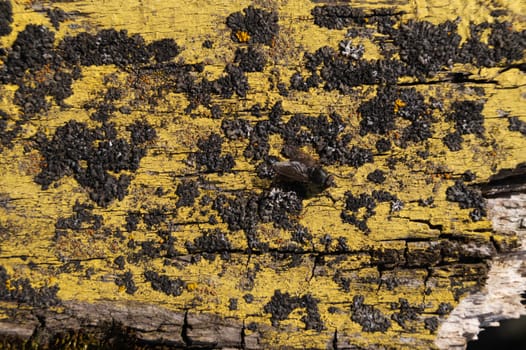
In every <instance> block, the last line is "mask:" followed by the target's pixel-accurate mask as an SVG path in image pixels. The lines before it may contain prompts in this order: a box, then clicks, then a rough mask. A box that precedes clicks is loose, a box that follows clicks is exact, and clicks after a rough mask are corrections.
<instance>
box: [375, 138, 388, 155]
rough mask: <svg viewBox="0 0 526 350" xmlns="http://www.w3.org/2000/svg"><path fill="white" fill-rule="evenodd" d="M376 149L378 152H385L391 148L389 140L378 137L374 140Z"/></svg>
mask: <svg viewBox="0 0 526 350" xmlns="http://www.w3.org/2000/svg"><path fill="white" fill-rule="evenodd" d="M375 147H376V150H377V151H378V152H380V153H385V152H388V151H390V150H391V141H389V140H388V139H379V140H378V141H376V145H375Z"/></svg>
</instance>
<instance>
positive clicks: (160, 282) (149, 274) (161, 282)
mask: <svg viewBox="0 0 526 350" xmlns="http://www.w3.org/2000/svg"><path fill="white" fill-rule="evenodd" d="M144 279H145V280H146V281H148V282H150V284H151V286H152V288H153V289H154V290H157V291H160V292H163V293H165V294H166V295H171V296H174V297H177V296H179V295H181V294H183V291H184V288H185V287H186V283H185V282H184V281H183V280H181V279H180V278H175V279H171V278H169V277H168V276H166V275H159V274H158V273H157V272H155V271H150V270H148V271H146V272H145V273H144Z"/></svg>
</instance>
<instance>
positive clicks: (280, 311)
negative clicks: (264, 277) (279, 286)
mask: <svg viewBox="0 0 526 350" xmlns="http://www.w3.org/2000/svg"><path fill="white" fill-rule="evenodd" d="M297 308H305V309H306V311H307V315H305V316H303V317H302V318H301V321H302V322H303V323H305V329H314V330H316V331H318V332H321V331H322V330H323V329H324V325H323V321H322V320H321V318H320V314H319V311H318V300H317V299H315V298H313V297H312V296H311V295H310V294H306V295H304V296H302V297H292V296H290V294H289V293H281V291H280V290H276V291H274V295H273V296H272V298H271V300H270V301H269V302H268V303H267V304H266V305H265V306H264V308H263V310H264V311H265V312H266V313H270V314H271V317H270V321H271V322H272V325H273V326H274V327H278V326H279V321H283V320H286V319H287V318H288V317H289V315H290V313H291V312H292V311H293V310H294V309H297Z"/></svg>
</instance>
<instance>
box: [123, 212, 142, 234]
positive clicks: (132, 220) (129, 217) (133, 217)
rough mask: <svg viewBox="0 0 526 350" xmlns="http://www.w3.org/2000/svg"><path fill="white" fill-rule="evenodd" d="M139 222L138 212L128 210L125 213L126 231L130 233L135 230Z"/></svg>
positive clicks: (139, 215)
mask: <svg viewBox="0 0 526 350" xmlns="http://www.w3.org/2000/svg"><path fill="white" fill-rule="evenodd" d="M140 222H141V213H140V212H138V211H133V210H129V211H128V212H127V213H126V231H128V232H131V231H135V230H137V225H138V224H139V223H140Z"/></svg>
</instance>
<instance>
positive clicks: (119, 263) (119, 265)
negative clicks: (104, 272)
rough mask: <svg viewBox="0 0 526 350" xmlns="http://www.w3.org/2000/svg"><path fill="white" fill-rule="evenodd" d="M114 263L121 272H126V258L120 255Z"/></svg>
mask: <svg viewBox="0 0 526 350" xmlns="http://www.w3.org/2000/svg"><path fill="white" fill-rule="evenodd" d="M113 263H114V264H115V265H116V266H117V268H118V269H119V270H124V266H125V265H126V259H125V258H124V256H122V255H120V256H118V257H116V258H115V259H114V260H113Z"/></svg>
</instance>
